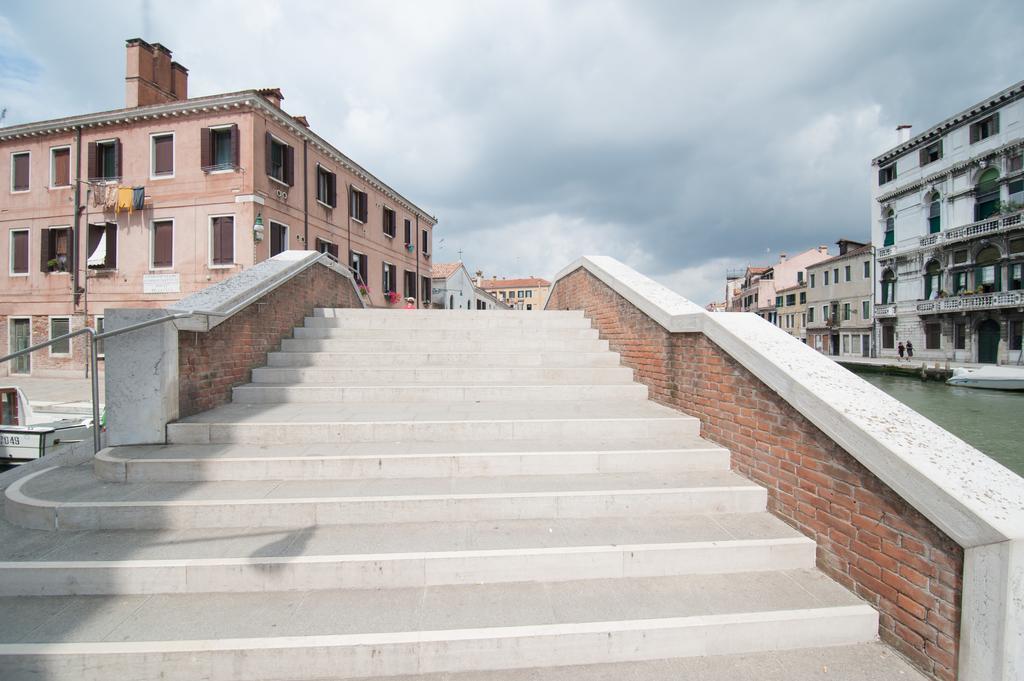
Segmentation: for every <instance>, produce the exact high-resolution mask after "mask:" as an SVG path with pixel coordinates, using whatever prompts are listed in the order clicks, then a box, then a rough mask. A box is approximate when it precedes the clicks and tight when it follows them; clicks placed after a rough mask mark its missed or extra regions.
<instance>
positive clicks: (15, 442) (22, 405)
mask: <svg viewBox="0 0 1024 681" xmlns="http://www.w3.org/2000/svg"><path fill="white" fill-rule="evenodd" d="M91 427H92V418H91V417H83V416H76V415H73V414H55V413H36V412H33V411H32V406H31V405H30V404H29V401H28V399H27V398H26V397H25V393H23V392H22V391H21V389H20V388H17V387H15V386H0V463H4V464H12V463H24V462H25V461H31V460H32V459H38V458H39V457H41V456H45V455H46V454H47V453H48V452H50V451H52V449H53V448H54V447H56V446H57V445H60V444H66V443H68V442H78V441H80V440H83V439H85V438H87V437H88V436H89V429H90V428H91Z"/></svg>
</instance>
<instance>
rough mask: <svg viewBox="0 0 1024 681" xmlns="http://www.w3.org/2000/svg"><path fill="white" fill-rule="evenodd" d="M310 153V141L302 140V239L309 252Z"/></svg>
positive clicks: (305, 138)
mask: <svg viewBox="0 0 1024 681" xmlns="http://www.w3.org/2000/svg"><path fill="white" fill-rule="evenodd" d="M308 152H309V139H308V138H307V137H303V138H302V238H303V240H304V241H305V244H306V250H309V170H308V169H307V168H306V154H307V153H308Z"/></svg>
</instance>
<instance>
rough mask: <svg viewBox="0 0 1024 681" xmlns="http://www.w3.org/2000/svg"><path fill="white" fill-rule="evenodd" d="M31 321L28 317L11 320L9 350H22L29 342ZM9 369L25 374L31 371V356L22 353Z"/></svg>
mask: <svg viewBox="0 0 1024 681" xmlns="http://www.w3.org/2000/svg"><path fill="white" fill-rule="evenodd" d="M31 327H32V322H31V321H29V320H28V319H12V320H11V352H17V351H18V350H24V349H25V348H27V347H28V346H29V344H30V343H31V338H32V335H31V334H32V331H31ZM11 371H12V372H13V373H15V374H27V373H30V372H31V371H32V358H31V357H29V356H28V355H22V356H21V357H18V358H17V359H15V360H14V366H13V367H12V368H11Z"/></svg>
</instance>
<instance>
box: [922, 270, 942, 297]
mask: <svg viewBox="0 0 1024 681" xmlns="http://www.w3.org/2000/svg"><path fill="white" fill-rule="evenodd" d="M941 290H942V266H941V265H940V264H939V263H938V261H936V260H932V261H931V262H930V263H928V266H927V267H926V268H925V270H924V299H925V300H932V299H933V298H938V297H939V291H941Z"/></svg>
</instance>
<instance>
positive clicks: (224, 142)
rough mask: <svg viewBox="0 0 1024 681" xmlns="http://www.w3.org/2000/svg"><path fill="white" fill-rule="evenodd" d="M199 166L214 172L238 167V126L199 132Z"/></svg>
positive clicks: (218, 127)
mask: <svg viewBox="0 0 1024 681" xmlns="http://www.w3.org/2000/svg"><path fill="white" fill-rule="evenodd" d="M199 140H200V144H201V146H200V164H201V166H202V168H203V170H205V171H208V172H214V171H218V170H232V169H234V168H237V167H238V126H237V125H235V124H231V125H221V126H217V127H215V128H203V129H202V130H201V131H200V137H199Z"/></svg>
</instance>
